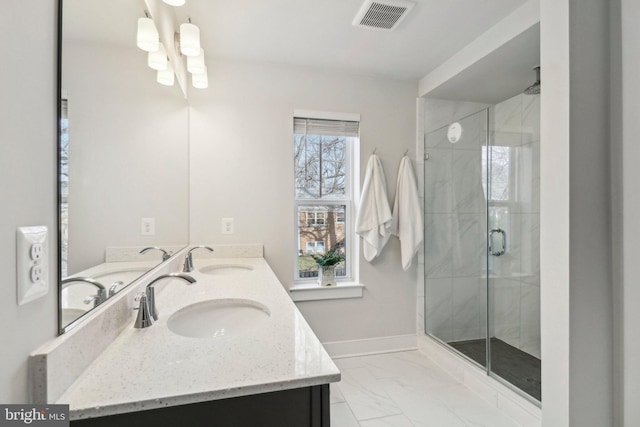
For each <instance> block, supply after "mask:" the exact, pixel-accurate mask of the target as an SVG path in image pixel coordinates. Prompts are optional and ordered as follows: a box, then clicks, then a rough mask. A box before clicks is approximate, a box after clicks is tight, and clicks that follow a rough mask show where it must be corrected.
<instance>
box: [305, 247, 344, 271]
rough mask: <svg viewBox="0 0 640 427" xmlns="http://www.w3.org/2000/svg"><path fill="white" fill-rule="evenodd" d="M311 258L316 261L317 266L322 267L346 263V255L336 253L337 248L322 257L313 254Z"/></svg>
mask: <svg viewBox="0 0 640 427" xmlns="http://www.w3.org/2000/svg"><path fill="white" fill-rule="evenodd" d="M311 257H313V259H314V260H315V262H316V264H318V265H319V266H321V267H325V266H329V265H336V264H338V263H340V262H342V261H344V255H342V254H341V253H340V252H338V251H336V248H331V249H329V250H328V251H327V252H325V253H323V254H322V255H315V254H311Z"/></svg>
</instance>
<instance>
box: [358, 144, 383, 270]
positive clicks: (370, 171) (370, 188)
mask: <svg viewBox="0 0 640 427" xmlns="http://www.w3.org/2000/svg"><path fill="white" fill-rule="evenodd" d="M390 227H391V208H390V207H389V197H388V196H387V181H386V178H385V176H384V170H383V169H382V163H381V162H380V159H379V158H378V156H377V155H375V154H372V155H371V157H370V158H369V162H368V163H367V170H366V171H365V174H364V185H363V186H362V198H361V200H360V209H359V210H358V216H357V219H356V234H358V235H359V236H360V237H361V238H362V240H363V247H364V259H366V260H367V261H369V262H371V261H372V260H373V259H374V258H375V257H377V256H378V255H380V252H381V251H382V248H384V246H385V245H386V244H387V242H388V241H389V237H391V229H390Z"/></svg>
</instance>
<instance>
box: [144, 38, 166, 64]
mask: <svg viewBox="0 0 640 427" xmlns="http://www.w3.org/2000/svg"><path fill="white" fill-rule="evenodd" d="M167 62H168V61H167V51H166V49H165V48H164V45H163V44H162V43H160V44H159V47H158V50H157V51H155V52H149V54H148V56H147V65H149V68H153V69H154V70H165V69H166V68H167Z"/></svg>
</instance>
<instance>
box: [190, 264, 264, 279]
mask: <svg viewBox="0 0 640 427" xmlns="http://www.w3.org/2000/svg"><path fill="white" fill-rule="evenodd" d="M252 270H253V267H252V266H250V265H246V264H218V265H208V266H206V267H202V268H201V269H200V273H204V274H215V275H221V276H225V275H232V274H238V273H246V272H249V271H252Z"/></svg>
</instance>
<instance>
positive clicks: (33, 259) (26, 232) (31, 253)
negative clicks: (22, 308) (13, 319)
mask: <svg viewBox="0 0 640 427" xmlns="http://www.w3.org/2000/svg"><path fill="white" fill-rule="evenodd" d="M47 231H48V230H47V227H45V226H35V227H20V228H18V232H17V241H16V249H17V250H16V270H17V279H18V280H17V285H18V292H17V295H18V305H23V304H26V303H28V302H30V301H33V300H35V299H37V298H40V297H42V296H44V295H46V294H47V292H49V283H48V280H47V267H48V262H47Z"/></svg>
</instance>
